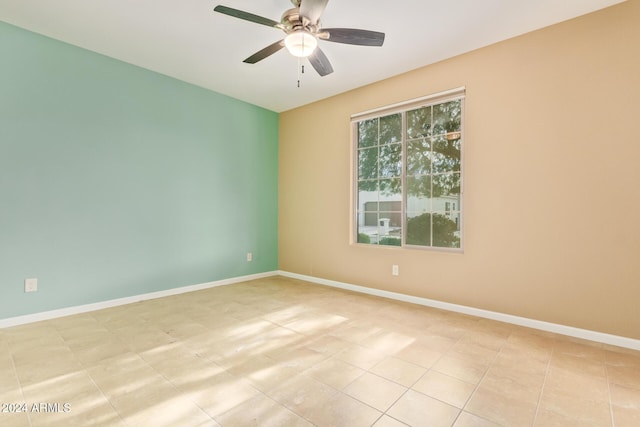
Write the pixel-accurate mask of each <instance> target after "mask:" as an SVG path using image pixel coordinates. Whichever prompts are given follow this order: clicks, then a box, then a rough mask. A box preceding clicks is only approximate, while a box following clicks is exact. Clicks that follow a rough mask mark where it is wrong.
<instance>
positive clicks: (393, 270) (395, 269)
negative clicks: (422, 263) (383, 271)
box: [391, 264, 400, 276]
mask: <svg viewBox="0 0 640 427" xmlns="http://www.w3.org/2000/svg"><path fill="white" fill-rule="evenodd" d="M391 274H392V275H393V276H399V275H400V269H399V268H398V266H397V265H396V264H393V265H392V266H391Z"/></svg>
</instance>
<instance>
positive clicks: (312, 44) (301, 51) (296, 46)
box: [284, 30, 318, 58]
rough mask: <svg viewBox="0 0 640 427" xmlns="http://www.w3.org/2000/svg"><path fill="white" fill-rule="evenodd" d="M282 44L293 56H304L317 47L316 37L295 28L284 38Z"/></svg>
mask: <svg viewBox="0 0 640 427" xmlns="http://www.w3.org/2000/svg"><path fill="white" fill-rule="evenodd" d="M284 45H285V46H286V47H287V49H288V50H289V52H290V53H291V54H292V55H293V56H297V57H299V58H305V57H307V56H309V55H311V54H312V53H313V51H314V50H315V49H316V47H318V39H316V38H315V36H314V35H313V34H311V33H310V32H308V31H306V30H297V31H294V32H292V33H289V34H288V35H287V37H285V38H284Z"/></svg>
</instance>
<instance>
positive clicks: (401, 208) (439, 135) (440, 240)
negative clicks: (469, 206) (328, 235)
mask: <svg viewBox="0 0 640 427" xmlns="http://www.w3.org/2000/svg"><path fill="white" fill-rule="evenodd" d="M463 107H464V88H461V89H455V90H452V91H448V92H445V93H441V94H437V95H433V96H429V97H425V98H421V99H418V100H413V101H408V102H406V103H402V104H396V105H393V106H389V107H385V108H381V109H377V110H374V111H369V112H365V113H360V114H356V115H354V116H352V126H353V150H354V163H355V164H354V177H353V181H354V188H355V192H354V224H355V226H354V227H353V229H354V231H355V236H354V241H355V242H357V243H364V244H373V245H389V246H407V247H430V248H451V249H460V248H462V227H461V224H462V212H461V205H462V137H463V110H464V108H463Z"/></svg>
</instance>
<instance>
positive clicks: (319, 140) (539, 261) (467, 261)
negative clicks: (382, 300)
mask: <svg viewBox="0 0 640 427" xmlns="http://www.w3.org/2000/svg"><path fill="white" fill-rule="evenodd" d="M638 23H640V0H630V1H628V2H625V3H622V4H620V5H618V6H614V7H611V8H608V9H605V10H603V11H600V12H596V13H593V14H590V15H586V16H583V17H580V18H578V19H575V20H572V21H568V22H564V23H561V24H558V25H555V26H552V27H548V28H545V29H542V30H540V31H536V32H533V33H530V34H526V35H524V36H521V37H518V38H514V39H511V40H507V41H505V42H502V43H499V44H496V45H493V46H489V47H487V48H484V49H480V50H477V51H474V52H471V53H468V54H465V55H462V56H459V57H456V58H453V59H451V60H448V61H444V62H441V63H438V64H435V65H432V66H428V67H425V68H422V69H419V70H416V71H413V72H410V73H407V74H404V75H401V76H397V77H394V78H391V79H388V80H385V81H382V82H379V83H376V84H373V85H370V86H367V87H363V88H361V89H357V90H354V91H351V92H348V93H345V94H342V95H339V96H336V97H332V98H330V99H327V100H324V101H320V102H317V103H314V104H310V105H307V106H305V107H301V108H297V109H294V110H291V111H288V112H285V113H282V114H281V116H280V159H279V161H280V176H279V178H280V185H279V193H280V196H279V197H280V201H279V209H280V213H279V215H280V216H279V228H280V235H279V239H280V240H279V242H280V243H279V245H280V249H279V259H280V261H279V263H280V269H281V270H285V271H289V272H294V273H299V274H305V275H311V276H315V277H320V278H325V279H331V280H337V281H342V282H347V283H351V284H356V285H361V286H367V287H371V288H377V289H384V290H388V291H392V292H400V293H404V294H409V295H415V296H419V297H425V298H431V299H437V300H441V301H446V302H450V303H455V304H462V305H467V306H471V307H477V308H482V309H486V310H492V311H497V312H502V313H508V314H513V315H516V316H523V317H527V318H532V319H537V320H542V321H547V322H553V323H558V324H563V325H568V326H574V327H579V328H585V329H589V330H594V331H600V332H605V333H610V334H615V335H621V336H626V337H630V338H635V339H640V141H639V139H640V128H639V126H638V123H640V50H639V49H640V24H638ZM337 65H338V64H337ZM337 73H339V71H337ZM336 78H339V75H336ZM459 86H466V88H467V100H466V122H465V126H466V128H465V141H464V144H465V146H464V150H465V151H464V167H465V172H464V180H465V181H464V185H465V194H464V238H465V243H464V253H463V254H452V253H442V252H437V251H428V250H408V249H399V248H380V247H366V246H358V245H350V243H349V227H350V218H351V213H350V182H351V181H350V179H351V177H350V152H351V151H350V150H351V149H350V127H349V116H350V115H351V114H353V113H356V112H360V111H364V110H368V109H371V108H375V107H380V106H383V105H386V104H391V103H395V102H399V101H403V100H407V99H411V98H416V97H419V96H423V95H429V94H431V93H435V92H439V91H443V90H447V89H451V88H455V87H459ZM392 264H398V265H399V266H400V276H398V277H392V276H391V265H392Z"/></svg>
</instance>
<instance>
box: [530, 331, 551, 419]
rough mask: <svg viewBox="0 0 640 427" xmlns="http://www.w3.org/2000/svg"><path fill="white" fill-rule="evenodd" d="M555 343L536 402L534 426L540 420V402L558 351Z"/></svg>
mask: <svg viewBox="0 0 640 427" xmlns="http://www.w3.org/2000/svg"><path fill="white" fill-rule="evenodd" d="M555 345H556V343H555V342H554V345H553V347H552V348H551V355H550V356H549V361H548V362H547V369H546V371H545V373H544V380H543V381H542V387H541V388H540V392H539V395H538V403H536V413H535V414H534V415H533V422H532V423H531V425H532V426H535V424H536V421H537V420H538V414H539V412H540V403H541V402H542V395H543V394H544V387H545V386H546V385H547V379H548V378H549V371H550V370H551V361H552V360H553V356H554V354H555V351H556V350H555Z"/></svg>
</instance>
